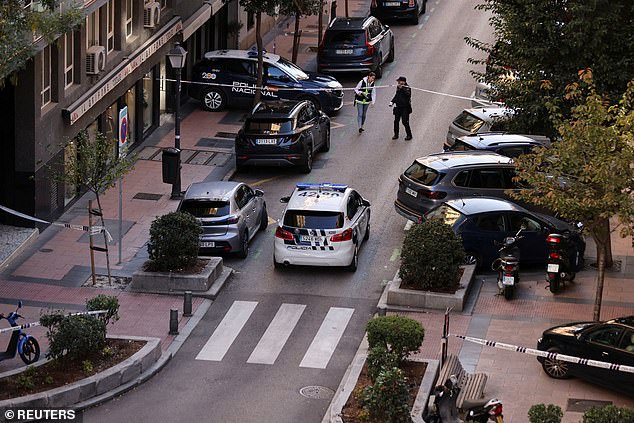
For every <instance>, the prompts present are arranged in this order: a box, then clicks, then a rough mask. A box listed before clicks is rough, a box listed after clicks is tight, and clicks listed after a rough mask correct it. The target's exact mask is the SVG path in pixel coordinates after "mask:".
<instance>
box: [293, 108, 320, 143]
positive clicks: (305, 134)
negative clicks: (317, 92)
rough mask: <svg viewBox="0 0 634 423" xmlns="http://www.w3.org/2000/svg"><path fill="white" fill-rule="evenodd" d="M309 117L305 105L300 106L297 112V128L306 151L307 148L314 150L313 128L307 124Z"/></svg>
mask: <svg viewBox="0 0 634 423" xmlns="http://www.w3.org/2000/svg"><path fill="white" fill-rule="evenodd" d="M309 120H310V117H309V116H308V111H307V109H306V106H304V107H302V108H301V110H300V111H299V112H298V113H297V129H298V130H300V131H301V132H302V139H303V143H304V146H305V147H306V151H308V149H312V151H315V141H316V140H315V136H314V134H313V129H312V127H311V125H310V124H309Z"/></svg>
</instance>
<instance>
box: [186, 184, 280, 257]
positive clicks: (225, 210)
mask: <svg viewBox="0 0 634 423" xmlns="http://www.w3.org/2000/svg"><path fill="white" fill-rule="evenodd" d="M178 211H182V212H187V213H191V214H192V215H193V216H194V217H195V218H196V219H197V220H198V221H199V222H200V224H201V226H202V228H203V233H202V234H201V235H200V251H201V253H229V252H235V253H237V255H238V256H239V257H242V258H246V257H247V255H248V254H249V241H250V240H251V239H252V238H253V237H254V236H255V234H256V232H257V231H263V230H265V229H266V227H267V225H268V219H269V217H268V214H267V212H266V202H265V201H264V193H263V192H262V191H260V190H259V189H255V190H254V189H252V188H251V187H250V186H248V185H247V184H244V183H242V182H229V181H214V182H197V183H194V184H191V185H190V186H189V188H187V191H186V192H185V195H184V196H183V199H182V200H181V202H180V204H179V205H178Z"/></svg>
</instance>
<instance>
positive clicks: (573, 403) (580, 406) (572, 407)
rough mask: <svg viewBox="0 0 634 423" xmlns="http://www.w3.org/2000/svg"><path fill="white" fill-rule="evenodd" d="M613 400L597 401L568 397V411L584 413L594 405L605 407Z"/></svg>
mask: <svg viewBox="0 0 634 423" xmlns="http://www.w3.org/2000/svg"><path fill="white" fill-rule="evenodd" d="M611 404H612V401H597V400H589V399H577V398H568V405H567V407H566V411H574V412H576V413H584V412H586V411H588V410H589V409H591V408H592V407H604V406H606V405H611Z"/></svg>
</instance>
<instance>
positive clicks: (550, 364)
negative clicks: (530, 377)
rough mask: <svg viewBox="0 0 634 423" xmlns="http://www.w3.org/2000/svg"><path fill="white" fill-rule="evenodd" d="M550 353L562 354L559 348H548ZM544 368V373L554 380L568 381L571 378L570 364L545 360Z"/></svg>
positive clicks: (550, 359)
mask: <svg viewBox="0 0 634 423" xmlns="http://www.w3.org/2000/svg"><path fill="white" fill-rule="evenodd" d="M548 352H550V353H558V354H559V353H561V351H560V350H559V348H557V347H551V348H548ZM542 368H543V369H544V372H546V374H547V375H548V376H550V377H552V378H553V379H568V378H570V364H569V363H568V362H566V361H560V360H555V359H553V358H548V357H546V358H544V361H542Z"/></svg>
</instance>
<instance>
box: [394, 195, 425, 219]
mask: <svg viewBox="0 0 634 423" xmlns="http://www.w3.org/2000/svg"><path fill="white" fill-rule="evenodd" d="M394 208H395V209H396V212H397V213H398V214H400V215H401V216H403V217H405V218H406V219H409V220H411V221H412V222H414V223H421V222H422V221H423V214H422V213H421V212H419V211H416V210H413V209H411V208H410V207H407V206H406V205H405V204H403V203H401V202H400V201H399V200H396V201H395V202H394Z"/></svg>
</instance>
